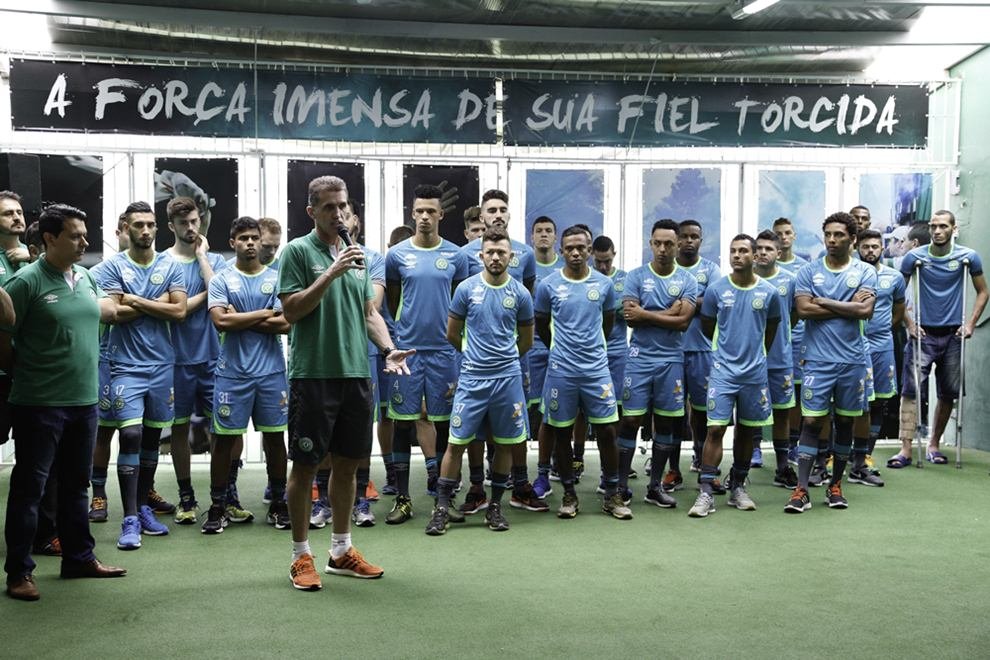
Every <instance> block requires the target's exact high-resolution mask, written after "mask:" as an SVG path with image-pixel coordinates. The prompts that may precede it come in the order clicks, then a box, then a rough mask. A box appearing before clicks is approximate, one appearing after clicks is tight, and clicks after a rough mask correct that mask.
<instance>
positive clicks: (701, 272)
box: [679, 257, 722, 351]
mask: <svg viewBox="0 0 990 660" xmlns="http://www.w3.org/2000/svg"><path fill="white" fill-rule="evenodd" d="M679 267H680V268H683V269H684V270H686V271H688V272H689V273H691V274H692V275H694V279H695V281H696V282H697V283H698V291H697V297H698V298H702V297H703V296H704V295H705V291H706V290H707V289H708V287H709V286H710V285H711V283H712V282H714V281H715V280H717V279H719V278H720V277H722V272H721V271H720V270H719V269H718V265H717V264H716V263H715V262H714V261H709V260H708V259H705V258H703V257H702V258H699V259H698V263H696V264H695V265H693V266H679ZM684 350H685V351H711V350H712V343H711V342H710V341H708V338H707V337H705V335H704V333H703V332H701V319H700V318H699V317H698V316H695V317H694V318H693V319H691V325H690V326H688V329H687V331H686V332H685V333H684Z"/></svg>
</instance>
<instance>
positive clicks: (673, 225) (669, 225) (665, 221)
mask: <svg viewBox="0 0 990 660" xmlns="http://www.w3.org/2000/svg"><path fill="white" fill-rule="evenodd" d="M658 229H669V230H671V231H672V232H674V234H677V233H678V232H679V231H680V230H681V227H680V225H678V224H677V222H676V221H675V220H672V219H671V218H660V219H659V220H657V221H656V222H654V223H653V229H651V230H650V236H653V232H655V231H656V230H658Z"/></svg>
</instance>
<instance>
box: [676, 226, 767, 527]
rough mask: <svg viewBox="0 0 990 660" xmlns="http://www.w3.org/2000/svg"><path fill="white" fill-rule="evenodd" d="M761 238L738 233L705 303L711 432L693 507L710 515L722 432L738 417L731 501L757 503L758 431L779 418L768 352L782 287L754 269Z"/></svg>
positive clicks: (745, 507) (746, 505)
mask: <svg viewBox="0 0 990 660" xmlns="http://www.w3.org/2000/svg"><path fill="white" fill-rule="evenodd" d="M755 252H756V241H755V240H753V238H752V237H751V236H748V235H747V234H739V235H738V236H736V237H735V238H733V239H732V242H731V243H730V244H729V263H730V265H731V266H732V273H731V274H729V275H728V276H726V277H723V278H720V279H719V280H717V281H716V282H714V283H713V284H711V285H710V286H709V287H708V290H707V291H706V295H705V301H704V303H702V309H701V324H702V331H703V332H704V334H705V336H706V337H708V338H710V339H711V340H712V346H713V348H714V350H713V352H712V370H711V375H710V376H709V377H708V404H707V409H708V436H707V437H706V438H705V445H704V449H703V450H702V455H701V477H700V479H699V481H700V484H701V492H700V493H699V494H698V499H697V500H695V503H694V506H692V507H691V510H690V511H689V512H688V515H689V516H691V517H692V518H704V517H707V516H708V514H709V513H712V512H714V511H715V494H714V487H713V482H714V481H715V478H716V476H717V474H718V464H719V463H721V462H722V439H723V437H724V436H725V429H726V427H727V426H728V425H729V424H731V423H732V413H733V408H735V416H736V429H735V437H734V439H733V441H732V470H731V472H730V476H729V483H728V484H727V488H728V490H729V501H728V504H729V506H734V507H736V508H737V509H740V510H742V511H753V510H755V509H756V504H755V503H754V502H753V500H752V498H751V497H750V496H749V494H748V493H747V492H746V477H747V476H748V475H749V462H750V458H751V457H752V455H753V438H754V436H756V434H757V433H758V432H760V431H761V430H762V429H761V427H763V426H769V425H770V423H771V420H772V414H771V408H770V392H769V386H768V384H767V352H768V351H769V349H770V347H771V346H772V345H773V340H774V336H775V334H776V332H777V325H778V323H779V322H780V319H781V316H782V313H781V308H782V305H781V302H780V295H779V294H778V293H777V289H776V288H774V286H773V285H771V284H770V283H769V282H767V281H766V280H764V279H761V278H760V277H758V276H757V275H756V274H755V273H754V272H753V255H754V254H755Z"/></svg>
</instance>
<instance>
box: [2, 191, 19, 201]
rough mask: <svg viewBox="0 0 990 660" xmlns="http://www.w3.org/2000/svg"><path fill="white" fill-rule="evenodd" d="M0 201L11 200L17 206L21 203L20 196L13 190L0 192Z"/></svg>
mask: <svg viewBox="0 0 990 660" xmlns="http://www.w3.org/2000/svg"><path fill="white" fill-rule="evenodd" d="M0 199H11V200H13V201H15V202H17V203H18V204H20V203H21V196H20V195H18V194H17V193H15V192H14V191H13V190H0Z"/></svg>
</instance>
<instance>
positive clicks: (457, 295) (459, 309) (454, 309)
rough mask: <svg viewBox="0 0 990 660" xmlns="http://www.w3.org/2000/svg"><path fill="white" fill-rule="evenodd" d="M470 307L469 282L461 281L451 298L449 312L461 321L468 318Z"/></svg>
mask: <svg viewBox="0 0 990 660" xmlns="http://www.w3.org/2000/svg"><path fill="white" fill-rule="evenodd" d="M467 307H468V284H467V282H461V283H460V284H458V285H457V288H456V289H454V295H453V297H451V299H450V310H449V311H448V314H449V315H450V316H453V317H454V318H455V319H457V320H459V321H463V320H464V319H466V318H467Z"/></svg>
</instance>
